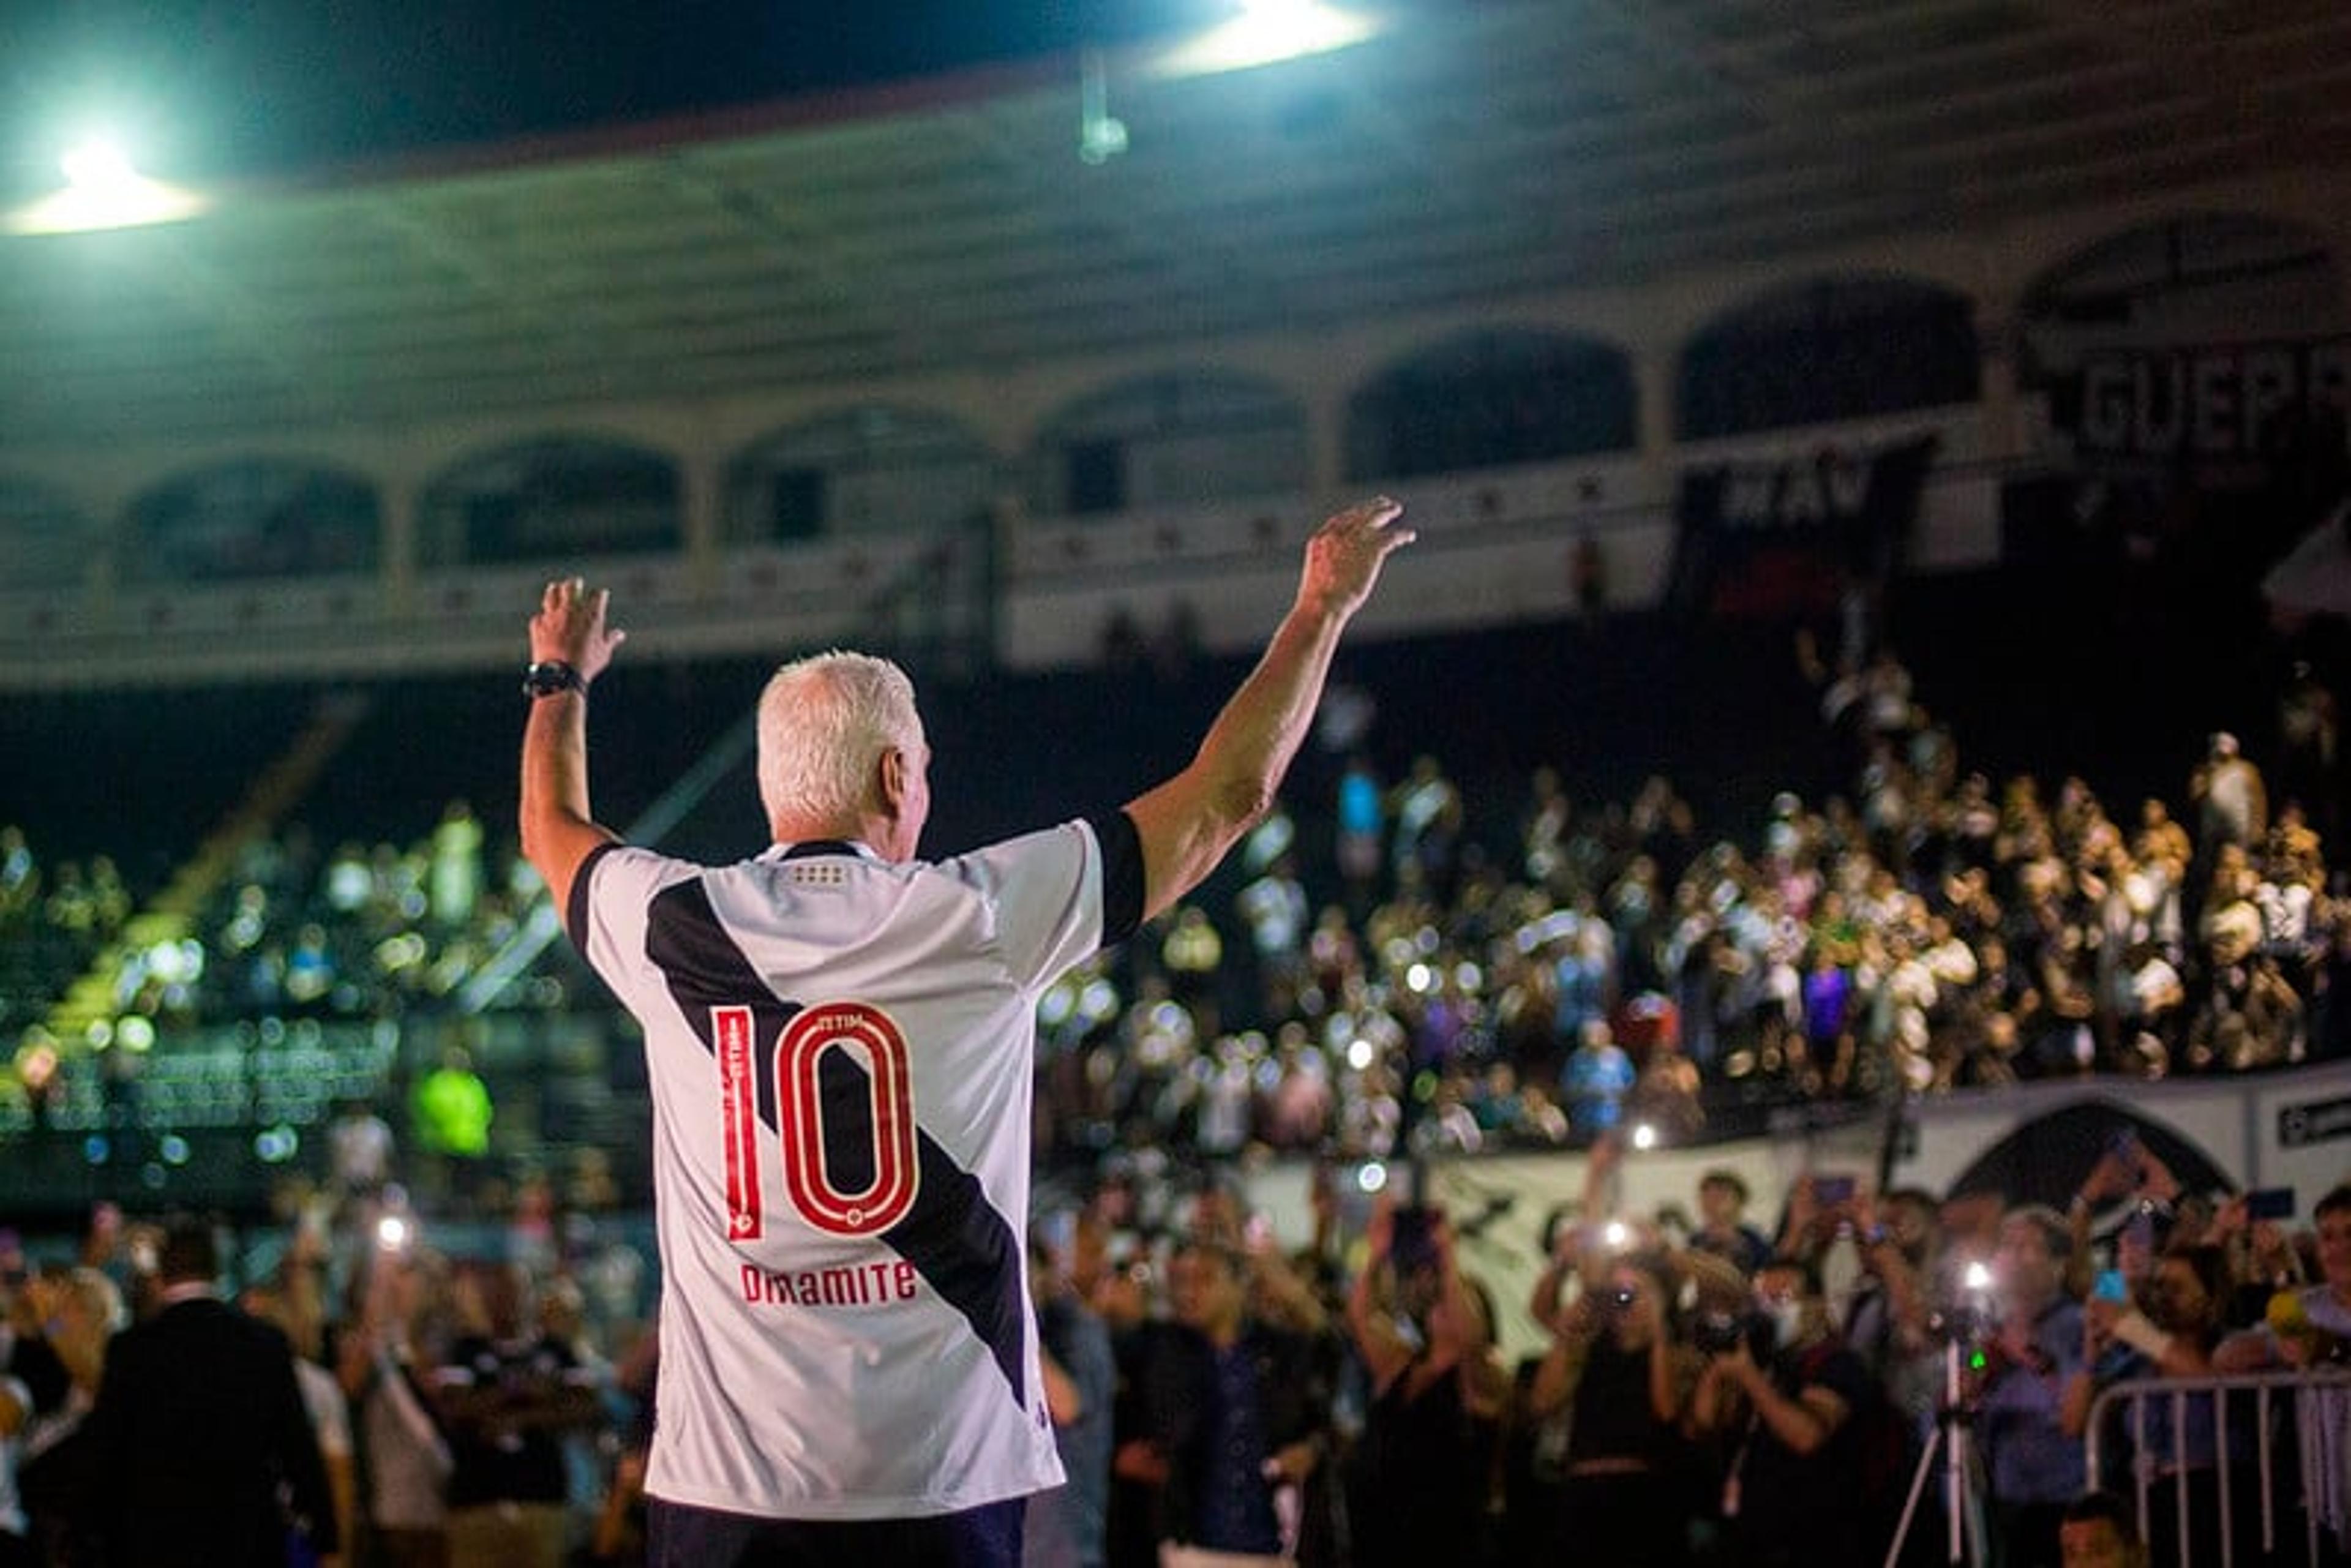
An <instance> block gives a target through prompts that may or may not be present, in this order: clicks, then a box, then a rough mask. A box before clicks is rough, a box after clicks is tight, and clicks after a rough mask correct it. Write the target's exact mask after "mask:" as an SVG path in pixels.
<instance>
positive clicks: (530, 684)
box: [522, 659, 588, 699]
mask: <svg viewBox="0 0 2351 1568" xmlns="http://www.w3.org/2000/svg"><path fill="white" fill-rule="evenodd" d="M587 689H588V683H587V682H586V681H583V680H581V679H580V672H579V671H578V670H575V669H573V668H572V667H571V666H570V665H569V664H565V663H564V662H563V661H562V660H560V659H541V660H540V661H539V662H538V663H537V664H533V665H531V666H530V668H528V669H527V670H525V671H524V672H523V673H522V690H523V695H525V696H528V697H531V698H534V699H535V698H538V697H551V696H553V695H555V694H556V693H558V692H584V691H586V690H587Z"/></svg>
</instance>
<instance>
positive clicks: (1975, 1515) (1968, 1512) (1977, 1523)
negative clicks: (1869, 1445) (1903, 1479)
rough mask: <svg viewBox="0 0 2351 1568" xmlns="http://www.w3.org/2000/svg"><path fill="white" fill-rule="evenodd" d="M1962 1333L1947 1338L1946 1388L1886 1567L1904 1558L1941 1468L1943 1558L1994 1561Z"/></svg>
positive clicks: (1973, 1567)
mask: <svg viewBox="0 0 2351 1568" xmlns="http://www.w3.org/2000/svg"><path fill="white" fill-rule="evenodd" d="M1962 1337H1964V1336H1961V1335H1958V1334H1950V1335H1947V1336H1946V1337H1945V1338H1944V1340H1943V1392H1942V1397H1941V1398H1940V1400H1938V1402H1937V1404H1936V1406H1935V1429H1934V1430H1933V1431H1932V1432H1930V1433H1928V1436H1927V1447H1926V1448H1925V1449H1924V1450H1922V1451H1921V1452H1920V1453H1919V1455H1918V1465H1917V1469H1915V1470H1913V1471H1912V1472H1911V1476H1910V1491H1909V1495H1908V1496H1907V1497H1906V1498H1904V1499H1903V1501H1902V1518H1901V1521H1900V1522H1898V1523H1897V1524H1896V1525H1895V1527H1894V1539H1893V1540H1892V1541H1890V1542H1887V1543H1886V1568H1897V1565H1898V1564H1899V1563H1901V1561H1902V1549H1903V1547H1904V1546H1906V1545H1907V1544H1908V1542H1909V1540H1910V1527H1911V1525H1912V1524H1914V1523H1915V1522H1917V1515H1918V1501H1919V1500H1920V1499H1921V1498H1923V1497H1924V1496H1925V1495H1926V1492H1927V1481H1928V1478H1929V1477H1934V1476H1938V1467H1939V1479H1940V1480H1941V1482H1942V1492H1943V1524H1944V1530H1945V1536H1944V1557H1943V1561H1944V1562H1945V1563H1948V1564H1950V1568H1959V1564H1961V1563H1966V1564H1968V1565H1970V1568H1986V1565H1987V1564H1988V1563H1990V1562H1991V1550H1990V1535H1989V1532H1988V1531H1986V1529H1985V1520H1984V1509H1983V1478H1982V1473H1981V1470H1980V1463H1981V1461H1980V1459H1979V1458H1978V1457H1977V1454H1976V1448H1975V1444H1974V1441H1973V1435H1972V1433H1971V1432H1970V1427H1972V1426H1973V1425H1974V1423H1975V1411H1974V1409H1973V1408H1972V1407H1971V1406H1970V1405H1969V1403H1968V1401H1967V1400H1966V1398H1965V1397H1964V1396H1963V1393H1962V1385H1961V1383H1960V1380H1959V1357H1960V1354H1961V1352H1960V1344H1959V1342H1960V1340H1961V1338H1962Z"/></svg>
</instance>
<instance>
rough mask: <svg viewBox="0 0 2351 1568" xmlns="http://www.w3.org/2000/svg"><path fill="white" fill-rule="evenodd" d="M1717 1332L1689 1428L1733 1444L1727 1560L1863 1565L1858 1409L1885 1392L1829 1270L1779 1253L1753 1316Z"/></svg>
mask: <svg viewBox="0 0 2351 1568" xmlns="http://www.w3.org/2000/svg"><path fill="white" fill-rule="evenodd" d="M1701 1332H1702V1333H1705V1334H1706V1336H1707V1337H1705V1338H1703V1339H1702V1340H1701V1342H1700V1344H1699V1348H1700V1349H1701V1350H1703V1351H1705V1352H1706V1353H1707V1362H1706V1368H1705V1370H1704V1372H1702V1373H1701V1374H1700V1375H1699V1376H1698V1387H1697V1391H1696V1393H1695V1395H1694V1396H1692V1398H1691V1401H1690V1409H1689V1418H1688V1430H1689V1431H1690V1433H1691V1435H1692V1436H1693V1437H1698V1438H1700V1439H1707V1438H1712V1439H1717V1440H1719V1441H1721V1442H1722V1443H1724V1444H1726V1445H1727V1446H1728V1448H1729V1460H1728V1462H1727V1464H1726V1465H1725V1467H1724V1472H1723V1479H1722V1492H1721V1511H1720V1518H1721V1521H1722V1532H1723V1541H1724V1544H1725V1547H1726V1548H1727V1551H1726V1553H1725V1557H1724V1559H1723V1560H1724V1561H1725V1562H1727V1563H1731V1564H1736V1565H1737V1568H1795V1565H1796V1564H1799V1563H1801V1564H1804V1565H1805V1568H1859V1565H1861V1564H1865V1563H1868V1562H1869V1561H1870V1558H1871V1549H1872V1546H1873V1545H1874V1544H1875V1543H1874V1542H1872V1541H1871V1539H1870V1535H1871V1531H1870V1523H1871V1520H1870V1514H1871V1511H1872V1506H1873V1504H1872V1499H1871V1498H1870V1496H1869V1495H1868V1492H1867V1490H1866V1489H1865V1488H1863V1487H1861V1486H1859V1485H1856V1484H1855V1478H1856V1477H1857V1476H1858V1475H1860V1473H1861V1472H1862V1470H1863V1469H1864V1468H1865V1465H1864V1460H1865V1456H1864V1455H1863V1454H1862V1453H1861V1452H1860V1449H1859V1445H1858V1442H1857V1439H1858V1437H1859V1435H1860V1433H1859V1427H1858V1426H1857V1425H1856V1423H1855V1419H1854V1418H1855V1415H1856V1413H1858V1412H1861V1411H1864V1410H1865V1409H1868V1408H1869V1407H1870V1406H1871V1402H1872V1401H1873V1400H1875V1399H1877V1398H1878V1397H1879V1394H1878V1391H1877V1389H1876V1387H1875V1386H1874V1385H1872V1384H1871V1382H1870V1378H1869V1370H1868V1368H1867V1367H1865V1366H1864V1365H1863V1364H1862V1363H1861V1358H1860V1357H1859V1356H1857V1355H1855V1354H1854V1353H1853V1352H1852V1351H1851V1350H1850V1349H1848V1348H1847V1347H1846V1345H1845V1343H1844V1341H1843V1340H1842V1339H1841V1338H1840V1337H1839V1336H1838V1334H1837V1333H1836V1330H1835V1329H1834V1326H1832V1324H1831V1323H1830V1322H1829V1313H1828V1303H1827V1301H1826V1300H1825V1299H1824V1297H1823V1292H1822V1288H1821V1277H1820V1273H1819V1270H1817V1269H1816V1268H1815V1267H1814V1266H1813V1264H1812V1263H1810V1262H1809V1261H1807V1260H1802V1259H1799V1258H1792V1257H1787V1256H1781V1257H1775V1258H1773V1259H1771V1260H1770V1261H1768V1262H1766V1263H1765V1264H1764V1265H1763V1267H1762V1268H1761V1270H1758V1271H1757V1272H1756V1275H1755V1279H1754V1283H1753V1292H1752V1297H1751V1306H1750V1315H1749V1317H1747V1318H1746V1319H1745V1320H1742V1321H1741V1322H1740V1323H1739V1325H1738V1328H1737V1332H1735V1333H1727V1334H1721V1335H1717V1334H1716V1333H1714V1332H1713V1330H1712V1327H1711V1325H1701Z"/></svg>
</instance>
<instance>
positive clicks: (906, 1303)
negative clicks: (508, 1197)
mask: <svg viewBox="0 0 2351 1568" xmlns="http://www.w3.org/2000/svg"><path fill="white" fill-rule="evenodd" d="M1104 839H1110V840H1112V841H1113V870H1112V873H1111V874H1112V875H1113V878H1116V879H1119V880H1120V883H1121V885H1120V887H1119V888H1118V889H1117V890H1116V891H1115V892H1114V894H1113V899H1114V902H1113V904H1112V907H1113V909H1121V908H1122V907H1123V903H1126V902H1131V903H1133V904H1136V905H1137V906H1139V904H1140V893H1139V888H1140V874H1141V872H1140V854H1139V849H1138V848H1136V846H1135V845H1134V831H1133V828H1132V825H1131V824H1129V823H1128V822H1126V821H1125V820H1124V819H1123V817H1121V818H1117V819H1113V821H1112V822H1111V823H1106V824H1105V826H1104V827H1103V828H1102V830H1101V832H1100V835H1099V836H1098V834H1097V831H1096V829H1095V828H1093V827H1092V826H1090V825H1088V824H1087V823H1084V822H1077V821H1072V822H1069V823H1065V824H1063V825H1062V826H1061V827H1058V828H1054V829H1050V830H1048V831H1042V832H1038V833H1032V834H1029V835H1026V836H1024V837H1021V838H1017V839H1012V840H1009V841H1005V842H1003V843H999V844H996V845H993V846H991V847H989V848H987V849H984V850H981V851H978V852H975V853H973V854H969V855H966V856H962V857H960V858H957V859H954V860H948V861H943V862H937V863H935V864H933V863H926V862H908V863H904V864H894V865H893V864H888V863H885V862H883V861H882V860H880V859H879V858H878V857H876V856H875V855H873V854H872V852H869V851H867V850H865V849H863V848H862V846H857V845H851V844H845V843H822V844H802V845H798V846H790V847H787V846H778V847H776V848H774V849H771V850H769V851H768V852H767V853H765V854H763V855H761V856H759V857H758V858H757V859H755V860H749V861H745V862H740V863H739V864H736V865H731V866H726V867H719V868H708V867H703V866H699V865H695V864H692V863H689V862H684V861H678V860H672V859H669V858H666V857H664V856H661V855H657V854H653V853H651V852H646V851H643V850H636V849H630V848H626V847H622V846H617V845H616V846H611V847H608V848H605V849H601V850H599V851H597V852H595V853H594V854H593V855H592V856H591V857H590V859H589V861H588V862H587V863H586V864H585V865H583V866H582V868H581V870H580V874H579V876H578V878H577V879H576V880H575V883H574V885H573V891H572V895H571V906H570V909H569V912H568V914H567V925H569V930H570V932H571V936H572V939H573V940H574V941H575V942H576V943H578V944H579V946H580V950H581V951H582V952H583V953H585V954H586V955H587V956H588V959H589V961H590V963H591V964H592V965H593V966H594V967H595V968H596V970H597V972H598V973H599V974H600V975H601V976H602V977H604V979H605V981H606V982H607V983H608V984H610V985H611V988H612V989H613V990H614V992H615V993H617V994H618V996H619V998H620V999H621V1001H622V1003H623V1004H624V1005H625V1006H626V1007H627V1008H628V1009H629V1010H630V1011H631V1012H632V1013H633V1014H634V1015H635V1016H636V1018H637V1019H638V1021H639V1022H640V1023H641V1024H642V1025H643V1030H644V1036H645V1052H646V1056H647V1059H648V1061H649V1063H650V1076H651V1080H652V1085H653V1182H654V1199H655V1205H656V1209H657V1218H658V1228H659V1232H660V1239H661V1260H662V1274H663V1281H662V1306H661V1375H660V1379H659V1392H658V1395H657V1397H656V1403H655V1412H654V1415H655V1425H654V1428H653V1456H652V1464H651V1469H650V1472H649V1477H648V1490H650V1491H651V1492H652V1494H653V1496H655V1497H659V1498H664V1499H666V1500H671V1501H674V1502H680V1503H686V1504H691V1505H695V1506H698V1507H704V1508H713V1509H721V1510H725V1511H729V1512H734V1513H745V1514H753V1515H759V1516H766V1517H773V1518H787V1519H879V1518H893V1517H913V1516H922V1515H930V1514H938V1513H949V1512H955V1511H959V1510H963V1509H967V1508H973V1507H977V1506H979V1505H981V1504H985V1503H991V1502H998V1501H1001V1500H1006V1499H1009V1498H1015V1497H1019V1496H1023V1495H1025V1494H1027V1493H1029V1492H1033V1491H1037V1490H1041V1489H1043V1488H1047V1487H1050V1486H1054V1485H1057V1484H1059V1483H1060V1481H1061V1465H1060V1462H1059V1460H1058V1459H1057V1458H1056V1457H1055V1453H1054V1447H1053V1432H1052V1422H1051V1420H1050V1418H1049V1416H1047V1414H1046V1410H1045V1396H1044V1390H1043V1387H1042V1385H1041V1382H1040V1372H1039V1366H1038V1358H1037V1330H1036V1322H1035V1317H1034V1314H1033V1313H1032V1312H1031V1311H1030V1308H1029V1291H1028V1275H1027V1222H1028V1212H1029V1156H1030V1146H1029V1139H1030V1128H1029V1119H1030V1103H1029V1102H1030V1092H1031V1072H1032V1066H1031V1058H1032V1055H1033V1051H1034V1046H1035V1023H1036V1010H1037V998H1038V995H1039V993H1040V991H1041V990H1042V989H1043V988H1045V987H1046V986H1047V985H1049V984H1050V983H1051V981H1052V980H1053V979H1054V978H1055V977H1057V976H1059V975H1060V973H1061V971H1062V970H1063V969H1065V968H1067V967H1069V966H1070V965H1071V964H1072V963H1074V962H1075V961H1077V960H1078V959H1080V958H1082V957H1085V956H1088V955H1089V954H1091V953H1092V952H1094V951H1095V950H1096V949H1097V948H1099V947H1100V946H1102V945H1103V943H1104V941H1105V924H1104V915H1103V909H1104V882H1103V878H1104V862H1103V849H1102V841H1103V840H1104ZM1129 858H1131V859H1132V861H1133V864H1132V866H1131V867H1130V866H1128V865H1126V864H1124V863H1123V862H1125V861H1126V860H1127V859H1129ZM1130 876H1131V877H1132V878H1133V879H1134V882H1133V887H1134V890H1136V891H1134V893H1133V894H1132V895H1131V896H1130V895H1129V894H1128V891H1127V889H1126V886H1125V879H1126V878H1128V877H1130ZM1112 919H1113V922H1122V923H1124V924H1126V925H1129V926H1130V927H1131V924H1132V919H1131V917H1129V916H1125V915H1113V916H1112ZM1125 935H1127V932H1126V931H1124V930H1121V931H1117V932H1116V933H1115V934H1114V936H1116V937H1120V938H1123V936H1125Z"/></svg>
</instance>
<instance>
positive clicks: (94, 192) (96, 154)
mask: <svg viewBox="0 0 2351 1568" xmlns="http://www.w3.org/2000/svg"><path fill="white" fill-rule="evenodd" d="M58 166H59V168H60V169H61V170H62V171H63V172H64V174H65V177H66V184H65V189H63V190H61V191H57V192H54V193H51V194H49V195H47V196H43V197H41V198H40V199H39V200H37V201H35V202H31V203H28V204H26V205H24V206H22V207H19V208H17V209H16V211H15V212H13V213H10V214H7V216H6V218H5V222H4V223H0V226H5V228H6V229H7V231H8V232H9V233H11V234H20V235H59V234H82V233H86V232H88V231H89V230H92V229H121V228H137V227H140V226H141V225H148V224H171V223H178V222H180V221H182V220H183V219H185V218H192V217H194V216H195V215H196V214H199V213H201V212H203V211H204V209H205V208H206V207H208V206H210V205H211V202H210V201H209V200H207V199H206V198H205V197H204V195H203V194H201V193H198V192H195V191H191V190H188V189H186V188H185V187H183V186H179V185H171V184H166V183H163V182H162V181H161V180H151V179H149V178H148V177H147V176H146V175H144V174H141V172H139V170H138V168H137V167H136V166H135V165H134V164H133V163H132V162H131V156H130V154H129V153H128V152H124V151H123V149H122V147H121V145H120V143H119V142H116V141H112V140H111V139H110V138H107V137H102V136H94V137H90V138H88V139H86V140H84V141H78V142H76V143H75V144H74V145H73V146H72V147H71V148H70V149H68V151H67V152H66V154H65V155H64V156H63V157H62V158H60V159H59V160H58Z"/></svg>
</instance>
